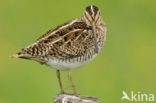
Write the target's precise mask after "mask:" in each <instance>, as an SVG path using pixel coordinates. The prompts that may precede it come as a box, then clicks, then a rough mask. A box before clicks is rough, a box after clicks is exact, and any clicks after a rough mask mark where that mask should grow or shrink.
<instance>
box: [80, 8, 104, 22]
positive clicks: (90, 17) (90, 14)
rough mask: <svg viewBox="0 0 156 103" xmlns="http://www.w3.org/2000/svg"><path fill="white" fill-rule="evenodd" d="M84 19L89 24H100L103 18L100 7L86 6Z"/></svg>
mask: <svg viewBox="0 0 156 103" xmlns="http://www.w3.org/2000/svg"><path fill="white" fill-rule="evenodd" d="M82 20H83V21H85V22H86V24H88V25H92V23H93V22H94V23H95V25H99V24H100V21H101V20H102V18H101V16H100V10H99V8H98V7H96V6H93V5H92V6H88V7H86V9H85V11H84V14H83V16H82Z"/></svg>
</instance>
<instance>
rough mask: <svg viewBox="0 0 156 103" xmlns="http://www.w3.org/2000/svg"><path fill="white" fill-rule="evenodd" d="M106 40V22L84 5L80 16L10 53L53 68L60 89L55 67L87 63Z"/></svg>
mask: <svg viewBox="0 0 156 103" xmlns="http://www.w3.org/2000/svg"><path fill="white" fill-rule="evenodd" d="M105 40H106V26H105V24H104V22H103V20H102V17H101V15H100V10H99V8H98V7H96V6H88V7H86V9H85V11H84V14H83V16H82V17H81V18H78V19H74V20H72V21H69V22H67V23H65V24H63V25H60V26H58V27H56V28H54V29H51V30H49V31H48V32H47V33H45V34H44V35H43V36H41V37H39V38H38V39H37V40H36V41H35V42H34V43H33V44H31V45H29V46H28V47H26V48H23V49H22V50H21V52H19V53H17V54H15V55H13V56H12V57H18V58H24V59H30V60H35V61H37V62H39V63H41V64H46V65H48V66H50V67H52V68H55V69H57V77H58V80H59V84H60V88H61V92H64V90H63V86H62V83H61V79H60V71H59V70H70V72H69V80H70V81H71V83H72V87H73V89H74V93H76V89H75V86H74V84H73V81H72V78H71V71H72V70H73V69H76V68H79V67H81V66H83V65H86V64H87V63H89V62H90V61H91V60H92V59H94V58H95V57H96V56H97V54H98V53H99V52H100V51H101V49H102V47H103V46H104V42H105Z"/></svg>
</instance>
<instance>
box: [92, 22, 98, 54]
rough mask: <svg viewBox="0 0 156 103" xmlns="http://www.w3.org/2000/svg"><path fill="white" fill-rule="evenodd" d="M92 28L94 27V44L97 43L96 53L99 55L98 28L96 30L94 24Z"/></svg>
mask: <svg viewBox="0 0 156 103" xmlns="http://www.w3.org/2000/svg"><path fill="white" fill-rule="evenodd" d="M92 27H93V35H94V43H95V49H96V53H97V54H98V53H99V48H98V42H97V37H96V34H97V32H96V28H95V23H94V22H93V23H92Z"/></svg>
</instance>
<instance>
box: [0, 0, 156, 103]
mask: <svg viewBox="0 0 156 103" xmlns="http://www.w3.org/2000/svg"><path fill="white" fill-rule="evenodd" d="M88 5H96V6H98V7H99V8H100V9H101V14H102V17H103V20H104V21H105V22H106V24H107V40H106V43H105V46H104V48H103V50H102V52H101V53H100V54H99V55H98V56H97V57H96V59H94V60H93V61H92V62H90V63H89V64H88V65H86V66H84V67H82V68H81V69H77V70H75V71H73V80H74V82H75V84H76V87H77V90H78V92H79V93H80V94H81V95H86V96H95V97H97V98H98V99H99V100H100V101H101V102H102V103H120V102H121V97H122V91H123V90H124V91H126V92H128V93H130V92H131V91H134V92H136V93H137V92H138V91H140V92H141V93H153V94H155V95H156V1H155V0H0V50H1V51H0V103H52V101H53V97H54V96H55V95H56V94H58V93H59V92H60V90H59V85H58V82H57V78H56V72H55V70H54V69H50V68H49V67H47V66H43V65H39V64H38V63H37V62H34V61H28V60H23V59H12V58H9V56H11V55H12V54H14V53H16V52H18V51H19V48H22V47H25V46H27V45H29V44H31V43H32V42H33V41H35V40H36V39H37V38H38V37H39V36H41V35H42V34H44V33H45V32H46V31H48V30H49V29H51V28H53V27H56V26H57V25H60V24H62V23H64V22H66V21H69V20H71V19H73V18H77V17H81V15H82V13H83V10H84V8H85V7H86V6H88ZM61 73H62V79H63V85H64V88H65V90H66V91H69V92H72V88H71V85H70V83H69V81H68V77H67V71H65V72H61Z"/></svg>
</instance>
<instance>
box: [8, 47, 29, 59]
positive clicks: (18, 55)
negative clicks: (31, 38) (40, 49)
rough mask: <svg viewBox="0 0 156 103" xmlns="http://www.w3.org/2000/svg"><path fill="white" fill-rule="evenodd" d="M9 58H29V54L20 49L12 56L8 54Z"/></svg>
mask: <svg viewBox="0 0 156 103" xmlns="http://www.w3.org/2000/svg"><path fill="white" fill-rule="evenodd" d="M10 57H11V58H25V59H27V58H29V57H30V55H29V54H28V53H26V51H25V49H23V48H22V49H21V51H20V52H18V53H16V54H13V55H12V56H10Z"/></svg>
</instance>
